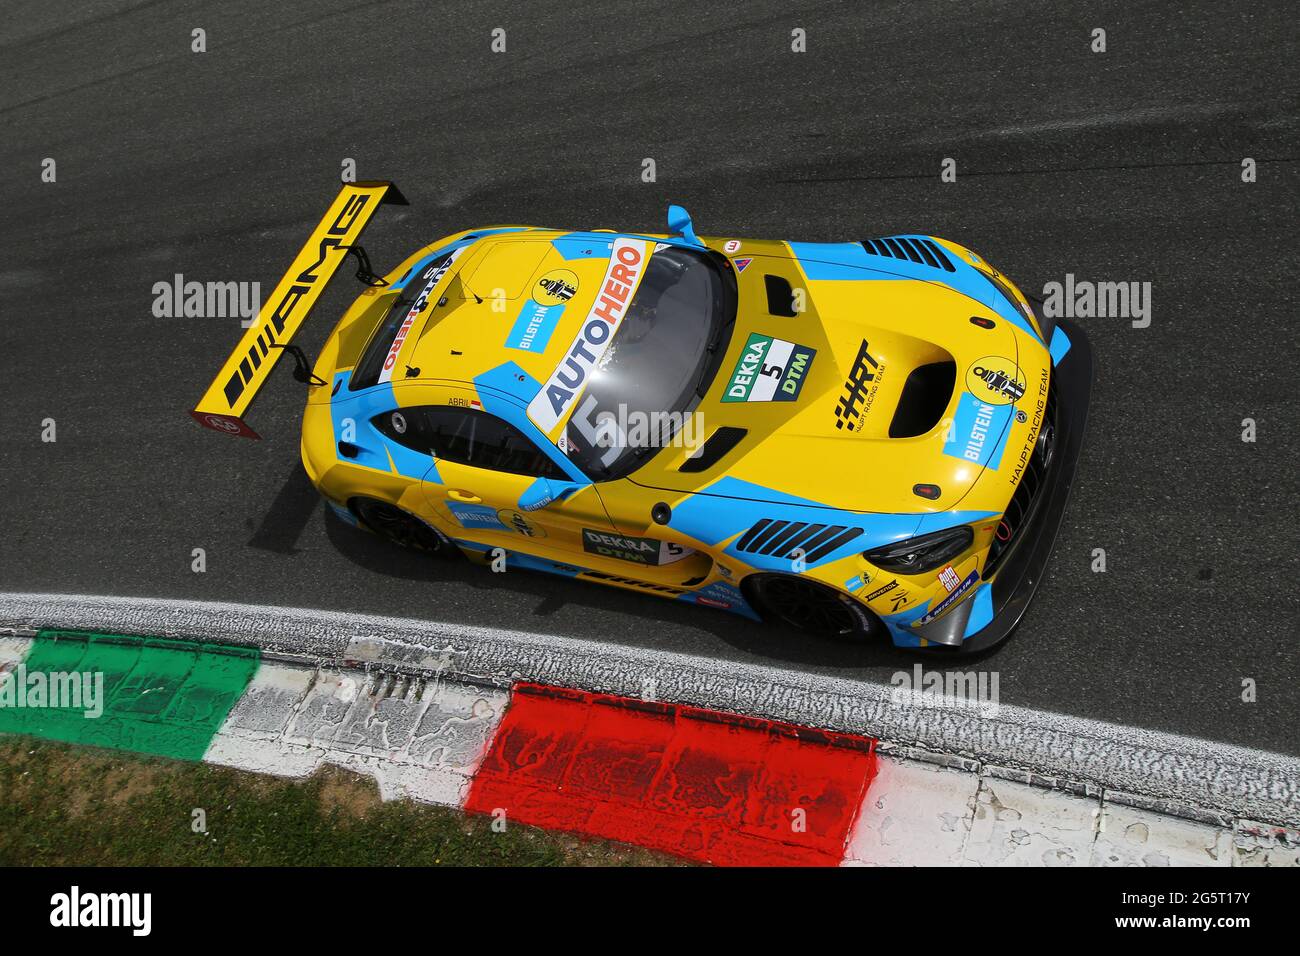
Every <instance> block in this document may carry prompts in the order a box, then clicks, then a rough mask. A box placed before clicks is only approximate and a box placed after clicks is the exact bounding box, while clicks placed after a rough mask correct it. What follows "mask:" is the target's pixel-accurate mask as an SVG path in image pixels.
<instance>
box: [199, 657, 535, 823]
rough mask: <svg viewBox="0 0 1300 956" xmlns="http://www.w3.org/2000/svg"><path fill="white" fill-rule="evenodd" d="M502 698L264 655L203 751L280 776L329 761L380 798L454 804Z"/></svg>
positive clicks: (497, 693) (217, 760)
mask: <svg viewBox="0 0 1300 956" xmlns="http://www.w3.org/2000/svg"><path fill="white" fill-rule="evenodd" d="M509 697H510V695H509V693H508V692H507V691H503V690H497V689H495V688H486V687H475V686H472V685H469V684H463V683H459V682H455V681H445V680H436V681H423V680H419V679H409V678H406V677H403V676H401V675H394V674H383V673H367V672H365V671H360V670H331V669H326V668H321V669H316V670H313V669H310V668H305V667H291V666H286V665H283V664H267V663H263V664H262V667H261V668H260V669H259V671H258V673H257V675H256V676H255V677H254V678H253V680H252V682H251V683H250V684H249V686H248V688H247V690H245V692H244V695H243V697H241V698H240V699H239V701H238V702H237V703H236V704H235V706H234V707H233V708H232V709H231V712H230V714H229V716H228V717H227V718H226V722H225V724H224V725H223V726H222V728H221V730H219V731H218V732H217V735H216V737H214V738H213V741H212V744H211V745H210V746H209V747H208V752H207V754H206V755H205V756H204V758H203V759H204V761H205V762H207V763H214V764H222V765H224V766H227V767H235V768H238V769H240V770H250V771H253V772H255V773H269V774H275V775H277V776H287V777H307V776H310V775H311V774H313V773H315V772H316V771H317V770H318V769H319V768H320V767H322V766H323V765H325V764H333V765H335V766H339V767H344V768H346V769H348V770H352V771H355V772H357V773H363V774H366V775H368V776H372V777H374V778H375V780H376V782H377V783H378V784H379V793H380V796H382V797H383V799H385V800H395V799H408V800H418V801H421V802H423V803H439V804H444V805H448V806H461V805H463V804H464V800H465V793H466V791H467V790H468V788H469V783H470V781H471V780H472V779H473V777H474V772H475V771H476V770H477V769H478V765H479V761H480V760H481V759H482V755H483V752H484V750H485V749H486V747H487V743H488V741H489V740H491V739H492V733H493V731H495V730H496V726H497V724H498V723H499V722H500V720H501V715H502V714H503V713H504V712H505V707H506V703H507V701H508V700H509Z"/></svg>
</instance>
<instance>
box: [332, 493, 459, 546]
mask: <svg viewBox="0 0 1300 956" xmlns="http://www.w3.org/2000/svg"><path fill="white" fill-rule="evenodd" d="M349 504H350V505H351V507H352V513H353V514H355V515H356V516H357V518H358V519H360V521H361V523H362V524H364V525H365V526H366V527H367V528H369V529H370V530H371V531H373V532H374V533H375V534H377V535H379V536H380V537H382V538H387V539H388V540H389V541H391V542H392V543H393V544H396V545H398V546H400V547H403V548H406V549H408V550H410V551H421V552H423V553H425V554H436V555H438V556H439V557H454V556H455V555H456V554H457V552H458V549H457V547H456V545H455V543H454V542H453V541H452V540H451V539H450V538H448V537H447V536H446V535H445V534H443V533H442V532H441V531H439V530H438V529H437V528H435V527H434V526H433V525H431V524H429V523H428V522H426V521H423V520H421V519H420V518H417V517H416V516H415V515H413V514H411V513H410V512H409V511H404V510H403V509H401V508H399V507H397V505H394V504H389V503H388V502H387V501H379V500H377V499H375V498H353V499H352V500H351V501H350V502H349Z"/></svg>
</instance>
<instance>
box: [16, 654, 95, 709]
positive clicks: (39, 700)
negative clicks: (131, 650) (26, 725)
mask: <svg viewBox="0 0 1300 956" xmlns="http://www.w3.org/2000/svg"><path fill="white" fill-rule="evenodd" d="M6 709H8V710H68V711H76V710H79V711H81V713H82V716H83V717H85V718H86V719H87V720H97V719H99V718H100V717H102V716H103V715H104V672H103V671H39V670H35V671H28V670H27V666H26V665H25V664H19V665H18V666H17V667H14V668H13V669H10V670H5V669H0V710H6Z"/></svg>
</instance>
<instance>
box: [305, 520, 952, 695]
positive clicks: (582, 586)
mask: <svg viewBox="0 0 1300 956" xmlns="http://www.w3.org/2000/svg"><path fill="white" fill-rule="evenodd" d="M322 512H323V517H322V520H323V521H324V522H325V532H326V536H327V538H328V539H329V541H330V543H331V544H332V545H333V546H334V547H335V548H336V549H337V551H338V553H339V554H340V555H342V556H343V557H344V558H345V559H346V560H348V561H350V562H351V563H352V564H354V565H356V566H357V567H359V568H361V569H364V570H366V571H369V572H371V573H374V574H381V575H384V576H386V577H392V578H397V579H401V580H405V581H412V582H420V583H424V584H434V585H436V584H439V583H451V582H454V583H456V584H457V585H460V586H461V587H465V588H469V589H472V590H473V591H475V592H481V593H482V594H483V600H482V601H481V602H479V603H476V604H475V605H474V606H473V607H472V608H469V609H467V608H466V607H465V606H464V603H463V602H459V603H457V604H447V605H441V606H438V607H437V608H436V610H433V611H431V613H430V614H429V615H426V616H427V617H430V618H434V619H437V620H439V621H444V622H447V623H453V624H467V625H475V626H480V627H499V628H507V629H516V630H538V631H541V632H547V631H555V630H557V628H555V627H554V626H548V619H550V618H553V617H554V616H555V615H556V614H557V613H559V612H560V611H562V610H564V609H567V608H571V607H577V608H581V609H584V610H586V611H590V612H597V613H602V614H610V615H619V616H625V615H631V616H635V617H636V618H638V619H640V620H643V621H645V622H647V626H646V627H645V628H642V629H640V630H641V632H642V633H653V634H656V635H663V639H656V640H653V641H644V640H641V641H637V642H636V643H638V644H640V645H641V646H660V647H662V648H663V649H664V650H666V651H676V652H681V653H700V652H701V650H702V649H701V646H700V645H701V637H700V632H704V633H706V634H709V635H712V636H713V637H714V638H716V639H718V640H719V641H721V642H722V643H724V644H727V645H729V646H730V647H732V648H733V649H735V650H738V651H741V652H743V653H744V654H747V655H752V656H753V657H755V658H758V659H760V660H762V661H769V662H780V663H791V664H798V665H800V666H802V667H815V668H822V669H826V670H828V671H834V672H836V673H840V674H843V675H844V676H853V675H854V672H857V671H862V670H866V669H871V668H879V667H893V668H896V669H897V668H910V667H911V665H912V664H913V663H916V662H917V661H921V662H922V663H923V664H924V665H925V667H926V669H927V670H935V669H945V668H947V667H959V666H961V665H960V664H959V663H958V662H957V661H955V660H952V659H948V658H944V657H940V656H938V655H926V656H924V657H919V656H918V655H916V654H914V653H911V652H908V651H905V650H902V649H900V648H896V647H894V646H893V645H892V644H854V643H845V642H840V641H834V640H831V639H827V638H819V637H816V636H813V635H809V634H804V633H802V632H800V631H796V630H794V629H792V628H789V627H786V626H783V625H780V624H759V623H756V622H753V621H750V620H748V619H746V618H742V617H739V616H737V615H734V614H731V613H729V612H726V611H721V610H716V609H713V608H707V607H698V606H695V605H689V604H685V603H680V602H674V601H668V600H665V599H663V598H656V597H652V596H650V595H644V594H637V593H636V592H635V591H625V590H621V589H617V588H610V587H606V586H602V585H599V584H595V583H593V582H588V581H575V580H571V579H569V578H565V577H562V576H560V575H552V574H547V573H546V572H543V571H531V570H522V569H521V570H518V571H516V572H514V573H511V574H510V583H509V591H508V592H505V591H503V588H502V585H501V584H499V583H497V581H495V580H494V579H495V578H496V577H497V575H496V574H495V573H494V572H492V571H491V570H490V569H488V568H486V567H483V566H482V565H478V564H475V563H473V562H471V561H468V560H465V559H460V558H455V559H445V558H438V557H429V556H425V555H420V554H416V553H413V552H408V551H404V550H402V549H400V548H398V547H396V546H395V545H392V544H390V543H389V542H387V541H386V540H384V539H383V538H380V537H378V536H377V535H373V534H368V533H366V532H365V531H362V530H360V529H357V528H354V527H353V526H351V525H349V524H347V523H346V522H344V521H343V520H341V519H340V518H338V517H337V516H336V515H335V514H334V513H333V512H332V511H330V510H329V509H328V508H323V507H322ZM506 593H508V594H509V596H510V600H509V602H506V601H501V600H494V599H493V595H494V594H495V595H499V596H504V594H506ZM521 595H523V596H525V599H523V600H521ZM529 599H531V600H529ZM606 633H607V636H606V637H605V638H604V639H606V640H609V641H611V642H617V641H620V639H621V635H620V634H619V633H618V632H617V631H612V630H611V631H609V632H606ZM572 636H577V637H583V638H586V639H589V640H591V639H597V640H599V639H600V638H599V637H593V636H592V635H591V634H581V635H572ZM704 652H705V653H707V649H704ZM968 660H970V659H969V658H962V659H961V661H962V662H966V661H968Z"/></svg>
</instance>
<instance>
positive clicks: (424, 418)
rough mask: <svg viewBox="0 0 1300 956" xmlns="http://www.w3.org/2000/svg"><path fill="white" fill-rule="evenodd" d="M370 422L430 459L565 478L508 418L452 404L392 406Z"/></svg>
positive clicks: (385, 433)
mask: <svg viewBox="0 0 1300 956" xmlns="http://www.w3.org/2000/svg"><path fill="white" fill-rule="evenodd" d="M372 422H373V423H374V426H375V428H377V429H379V431H380V432H382V433H383V434H384V435H385V436H386V437H388V438H390V439H392V440H393V441H395V442H397V443H398V444H400V445H405V446H406V447H407V448H410V449H413V450H414V451H418V452H420V453H422V454H425V455H432V456H433V457H434V458H441V459H444V460H446V461H454V462H456V463H457V464H461V465H470V466H472V467H474V468H486V469H488V470H490V471H503V472H507V473H509V474H513V475H526V476H528V477H530V478H556V479H559V480H561V481H563V480H565V479H567V478H568V476H567V475H566V474H564V472H563V471H561V470H560V469H559V467H557V466H556V464H555V462H553V461H551V459H550V458H549V457H548V456H547V455H546V454H545V453H544V452H543V451H542V450H541V449H540V448H538V447H537V446H536V445H534V444H533V443H532V442H531V441H530V440H529V439H528V438H527V437H526V436H525V435H524V434H523V432H521V431H519V429H517V428H515V427H514V426H513V425H511V424H510V423H509V422H506V421H503V420H502V419H500V418H497V417H496V416H495V415H490V414H488V413H487V412H482V411H477V410H475V409H468V408H461V407H459V406H455V405H424V406H419V407H414V408H397V409H394V410H393V411H391V412H385V413H384V414H382V415H376V416H375V417H374V418H373V419H372Z"/></svg>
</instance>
